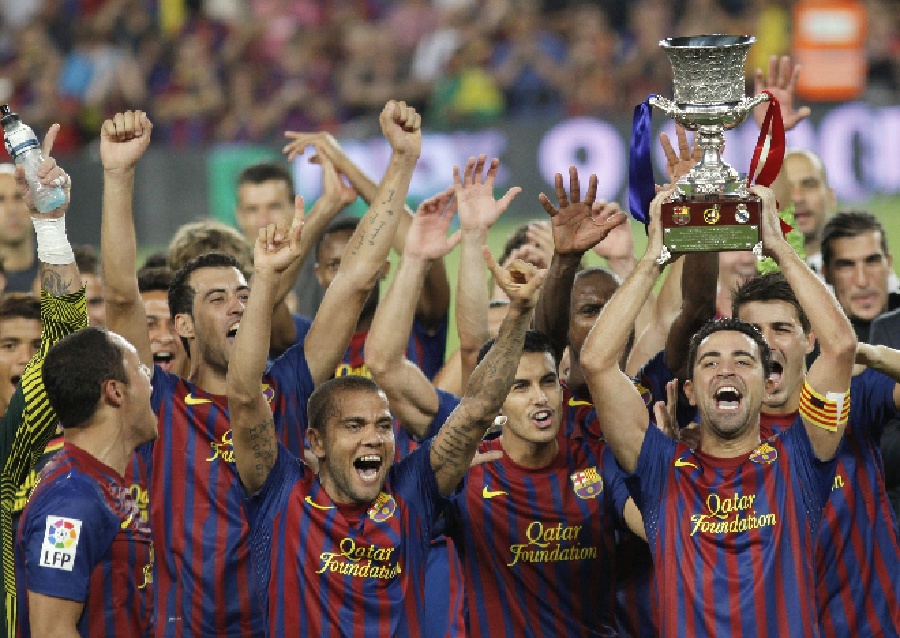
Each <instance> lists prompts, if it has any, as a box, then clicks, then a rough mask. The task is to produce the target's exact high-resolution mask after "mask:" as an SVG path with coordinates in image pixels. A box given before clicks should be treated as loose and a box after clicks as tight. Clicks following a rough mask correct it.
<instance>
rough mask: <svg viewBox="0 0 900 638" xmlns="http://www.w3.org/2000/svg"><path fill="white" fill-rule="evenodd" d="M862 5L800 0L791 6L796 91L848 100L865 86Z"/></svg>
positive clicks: (813, 96) (851, 0) (850, 0)
mask: <svg viewBox="0 0 900 638" xmlns="http://www.w3.org/2000/svg"><path fill="white" fill-rule="evenodd" d="M865 44H866V9H865V6H864V5H863V3H862V2H857V1H855V0H801V1H800V2H798V3H797V5H796V6H795V7H794V61H795V62H796V63H797V64H799V65H801V66H802V67H803V68H802V70H801V72H800V77H799V79H798V82H797V93H798V95H800V97H802V98H806V99H812V100H852V99H856V98H858V97H860V95H862V93H863V92H864V91H865V88H866V73H867V68H868V67H867V61H866V47H865Z"/></svg>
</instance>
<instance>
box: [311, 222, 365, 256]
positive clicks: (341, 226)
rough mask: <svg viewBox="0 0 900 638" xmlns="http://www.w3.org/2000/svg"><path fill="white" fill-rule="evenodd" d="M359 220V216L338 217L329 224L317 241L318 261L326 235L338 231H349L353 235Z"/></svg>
mask: <svg viewBox="0 0 900 638" xmlns="http://www.w3.org/2000/svg"><path fill="white" fill-rule="evenodd" d="M359 222H360V220H359V218H358V217H338V218H337V219H335V220H334V221H332V222H331V223H330V224H328V226H326V227H325V230H323V231H322V234H321V235H320V236H319V239H318V240H317V241H316V261H319V251H320V250H322V243H323V242H324V241H325V238H326V237H328V236H329V235H334V234H336V233H346V232H349V233H350V234H351V235H352V234H353V233H354V232H356V227H357V226H359Z"/></svg>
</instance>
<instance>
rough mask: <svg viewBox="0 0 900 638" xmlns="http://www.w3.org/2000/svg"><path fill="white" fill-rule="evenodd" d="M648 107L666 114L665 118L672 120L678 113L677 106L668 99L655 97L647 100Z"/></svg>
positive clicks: (659, 96)
mask: <svg viewBox="0 0 900 638" xmlns="http://www.w3.org/2000/svg"><path fill="white" fill-rule="evenodd" d="M649 103H650V106H654V107H656V108H658V109H659V110H660V111H662V112H663V113H665V114H666V117H669V118H672V119H674V118H675V116H676V115H678V114H679V113H680V110H679V108H678V105H677V104H675V102H673V101H672V100H670V99H669V98H666V97H663V96H661V95H657V96H654V97H651V98H650V99H649Z"/></svg>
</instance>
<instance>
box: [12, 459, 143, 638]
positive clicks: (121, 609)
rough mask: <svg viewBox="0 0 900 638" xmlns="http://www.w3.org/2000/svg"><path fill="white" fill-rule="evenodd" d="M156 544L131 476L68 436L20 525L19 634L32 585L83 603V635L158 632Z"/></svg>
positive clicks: (26, 631)
mask: <svg viewBox="0 0 900 638" xmlns="http://www.w3.org/2000/svg"><path fill="white" fill-rule="evenodd" d="M152 564H153V544H152V542H151V537H150V526H149V525H148V524H147V521H146V520H144V519H143V518H142V517H141V516H140V511H139V509H138V505H137V503H136V502H135V501H134V498H133V497H132V494H131V489H130V486H129V484H128V483H127V482H126V481H125V479H124V478H123V477H122V476H121V475H119V474H118V472H116V471H115V470H114V469H112V468H111V467H109V466H107V465H105V464H104V463H102V462H100V461H99V460H97V459H96V458H94V457H93V456H91V455H90V454H88V453H87V452H85V451H84V450H82V449H80V448H78V447H75V446H74V445H71V444H66V445H64V446H63V449H62V450H61V451H60V452H59V453H58V454H57V455H56V456H55V457H54V459H53V460H52V461H51V462H50V463H49V464H48V465H47V466H46V467H45V468H44V472H43V474H42V477H41V481H40V483H39V484H38V486H37V488H35V490H34V494H33V495H32V497H31V500H30V501H29V503H28V505H27V506H26V508H25V511H24V512H23V514H22V521H21V525H20V527H19V534H18V541H17V550H16V579H17V582H18V596H17V598H18V606H19V613H18V619H19V635H20V636H22V637H23V638H29V637H30V636H31V627H30V623H29V616H28V592H29V591H30V592H34V593H36V594H42V595H44V596H50V597H52V598H60V599H64V600H70V601H75V602H79V603H83V605H84V608H83V611H82V615H81V618H80V620H79V621H78V625H77V629H78V633H79V634H80V635H81V636H84V637H85V638H87V637H88V636H90V637H91V638H103V637H104V636H108V637H110V638H112V637H114V636H151V635H152V634H153V575H152V574H153V571H152Z"/></svg>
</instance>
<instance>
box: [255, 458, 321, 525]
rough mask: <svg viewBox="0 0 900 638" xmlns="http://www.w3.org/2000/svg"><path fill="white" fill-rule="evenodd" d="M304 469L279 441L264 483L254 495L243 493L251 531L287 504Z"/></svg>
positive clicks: (269, 519)
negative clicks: (273, 460) (276, 452)
mask: <svg viewBox="0 0 900 638" xmlns="http://www.w3.org/2000/svg"><path fill="white" fill-rule="evenodd" d="M304 468H305V466H304V465H303V463H302V462H301V461H299V460H298V459H297V457H295V456H294V455H293V454H291V453H290V452H289V451H288V449H287V448H286V447H285V446H284V444H283V443H281V442H280V441H279V442H278V455H277V457H276V458H275V464H274V465H273V466H272V469H271V470H269V475H268V476H267V477H266V482H265V483H263V486H262V487H261V488H259V491H258V492H256V494H246V493H245V494H246V499H247V519H248V522H249V523H250V528H251V529H254V528H257V527H259V526H261V525H266V524H267V523H268V522H271V521H272V520H273V519H274V518H275V516H277V514H278V513H279V512H280V511H281V510H282V508H283V507H284V505H285V503H287V499H288V497H289V495H290V493H291V490H293V489H294V485H295V484H296V483H297V481H299V480H300V479H302V478H303V475H304V473H305V471H306V470H305V469H304Z"/></svg>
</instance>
